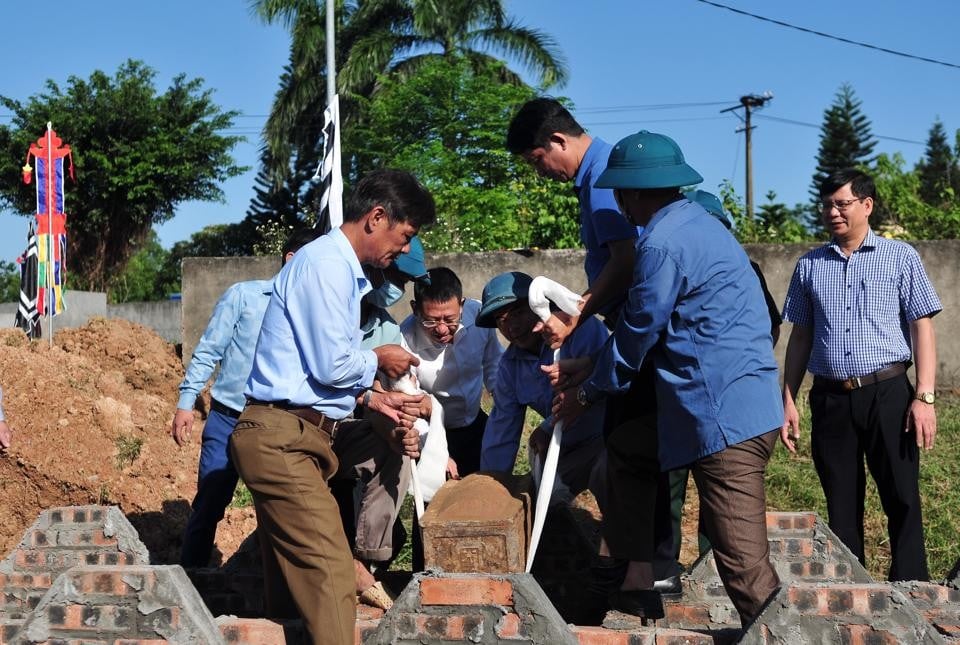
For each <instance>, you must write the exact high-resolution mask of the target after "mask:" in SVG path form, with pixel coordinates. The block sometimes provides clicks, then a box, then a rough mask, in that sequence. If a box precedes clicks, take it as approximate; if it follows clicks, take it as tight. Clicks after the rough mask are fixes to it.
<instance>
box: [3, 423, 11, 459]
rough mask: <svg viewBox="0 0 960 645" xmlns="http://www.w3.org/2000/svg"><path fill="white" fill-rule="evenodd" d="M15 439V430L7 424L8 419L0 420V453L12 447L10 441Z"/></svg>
mask: <svg viewBox="0 0 960 645" xmlns="http://www.w3.org/2000/svg"><path fill="white" fill-rule="evenodd" d="M12 440H13V430H11V429H10V426H8V425H7V422H6V421H0V453H4V452H6V451H7V450H9V449H10V442H11V441H12Z"/></svg>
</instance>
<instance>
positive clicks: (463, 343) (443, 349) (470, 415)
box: [400, 299, 503, 428]
mask: <svg viewBox="0 0 960 645" xmlns="http://www.w3.org/2000/svg"><path fill="white" fill-rule="evenodd" d="M479 312H480V301H478V300H470V299H468V300H467V301H466V302H464V303H463V314H462V320H461V322H460V328H459V329H457V331H456V333H455V334H454V336H453V342H452V343H451V344H449V345H442V346H441V345H437V344H436V343H435V342H434V341H433V339H432V337H431V336H430V333H429V331H428V330H426V329H424V328H423V327H422V326H421V325H420V322H419V321H418V320H417V319H416V317H415V316H413V315H411V316H409V317H407V319H406V320H404V321H403V323H402V324H401V325H400V332H401V333H402V334H403V338H404V341H405V342H406V344H407V346H408V347H409V348H410V351H411V353H413V354H415V355H416V356H417V357H418V358H419V359H420V365H419V366H417V376H418V377H419V379H420V387H421V388H423V390H424V391H425V392H429V393H430V394H432V395H434V396H435V397H436V398H437V400H438V401H439V402H440V404H441V405H442V406H443V415H444V425H445V426H446V427H447V428H462V427H465V426H468V425H470V424H471V423H473V420H474V419H476V418H477V414H479V412H480V395H481V394H482V392H483V388H484V387H486V388H487V391H488V392H493V387H494V385H495V384H496V382H497V368H498V367H499V365H500V356H501V355H502V354H503V347H502V346H501V345H500V340H499V339H498V338H497V330H496V329H487V328H484V327H477V326H476V324H475V323H476V320H477V314H478V313H479Z"/></svg>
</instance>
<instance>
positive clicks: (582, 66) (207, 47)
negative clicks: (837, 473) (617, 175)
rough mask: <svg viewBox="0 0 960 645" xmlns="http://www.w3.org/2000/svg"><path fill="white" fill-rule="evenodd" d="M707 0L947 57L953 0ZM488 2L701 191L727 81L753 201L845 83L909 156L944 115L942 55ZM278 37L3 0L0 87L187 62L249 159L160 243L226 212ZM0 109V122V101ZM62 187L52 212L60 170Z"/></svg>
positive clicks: (728, 19)
mask: <svg viewBox="0 0 960 645" xmlns="http://www.w3.org/2000/svg"><path fill="white" fill-rule="evenodd" d="M719 1H720V2H722V3H723V4H727V5H730V6H733V7H735V8H737V9H740V10H743V11H747V12H750V13H754V14H759V15H762V16H766V17H768V18H772V19H775V20H780V21H783V22H788V23H792V24H795V25H798V26H802V27H806V28H808V29H813V30H817V31H822V32H826V33H829V34H833V35H836V36H839V37H843V38H847V39H850V40H855V41H861V42H866V43H870V44H873V45H876V46H879V47H884V48H888V49H893V50H898V51H902V52H906V53H910V54H913V55H916V56H922V57H926V58H932V59H937V60H941V61H946V62H949V63H952V64H954V65H960V46H958V45H957V39H956V26H957V25H958V24H960V3H958V2H955V1H954V0H917V1H915V2H910V3H905V2H881V3H878V2H867V1H865V0H854V1H850V2H845V3H837V2H827V1H826V0H808V1H807V2H790V3H788V2H769V1H766V2H764V1H762V0H719ZM506 6H507V7H508V11H509V12H510V14H511V15H512V16H514V17H515V18H516V19H517V20H518V21H520V22H521V23H523V24H524V25H526V26H530V27H536V28H538V29H540V30H542V31H544V32H546V33H549V34H551V35H552V36H553V37H554V38H555V39H556V40H557V42H558V43H559V44H560V47H561V49H562V51H563V52H564V54H565V56H566V57H567V60H568V62H569V66H570V81H569V83H568V84H567V85H566V86H565V87H563V88H559V89H554V90H551V92H552V93H553V94H557V95H563V96H567V97H569V98H570V99H572V101H573V103H574V105H575V106H576V109H575V115H576V116H577V118H578V119H579V120H580V121H581V122H582V123H583V124H584V125H585V126H586V127H587V128H588V130H589V131H590V132H591V133H592V134H595V135H598V136H600V137H603V138H604V139H606V140H608V141H610V142H615V141H616V140H618V139H619V138H621V137H623V136H626V135H627V134H630V133H632V132H636V131H637V130H641V129H649V130H652V131H658V132H663V133H666V134H669V135H670V136H672V137H673V138H674V139H676V140H677V142H678V143H679V144H680V145H681V147H682V149H683V150H684V152H685V154H686V157H687V160H688V162H689V163H690V164H691V165H692V166H693V167H695V168H696V169H697V170H699V171H700V173H701V174H702V175H703V176H704V179H705V181H704V184H703V185H702V188H704V189H705V190H710V191H716V190H717V186H718V185H719V184H720V182H721V181H722V180H724V179H730V180H731V181H732V182H733V183H734V186H735V187H736V189H737V191H738V192H739V193H741V194H742V193H743V183H744V151H743V134H742V133H738V132H737V131H736V130H737V128H738V126H739V125H740V123H739V121H738V120H737V118H736V117H735V116H733V115H732V114H730V113H726V114H721V113H720V110H721V109H723V108H725V107H729V106H733V105H736V104H737V103H738V100H739V97H740V96H742V95H745V94H760V93H763V92H765V91H769V92H772V93H773V95H774V98H773V100H772V101H770V102H769V103H768V105H767V106H766V107H765V108H764V109H763V110H761V111H759V112H756V113H755V114H756V118H755V120H754V125H755V126H756V129H755V130H754V136H753V159H754V195H755V199H756V200H757V201H758V202H761V201H763V199H764V195H765V194H766V192H767V191H768V190H774V191H775V192H776V193H777V195H778V199H779V201H783V202H786V203H788V204H791V205H792V204H794V203H796V202H801V201H806V200H807V191H808V189H809V185H810V178H811V176H812V174H813V170H814V166H815V163H816V162H815V157H816V153H817V147H818V142H819V125H820V123H821V121H822V117H823V112H824V110H825V109H826V108H827V107H828V106H829V105H830V103H831V102H832V100H833V97H834V95H835V93H836V92H837V90H838V88H839V87H840V85H841V84H843V83H845V82H848V83H850V84H851V85H852V86H853V87H854V90H855V91H856V94H857V96H858V97H859V98H860V99H861V100H862V101H863V111H864V113H865V114H866V115H867V116H868V117H869V118H870V119H871V121H872V124H873V132H874V134H875V135H877V136H878V137H879V138H880V139H879V144H878V146H877V148H876V151H877V152H888V153H892V152H897V151H899V152H901V153H902V154H903V155H904V157H905V158H906V160H907V162H908V164H910V165H911V166H912V165H913V164H914V163H915V162H916V161H917V160H918V159H919V158H920V157H921V156H922V154H923V150H924V145H923V143H924V142H925V140H926V137H927V133H928V130H929V128H930V126H931V124H932V123H933V121H934V119H935V118H937V117H939V118H940V119H941V120H942V121H943V122H944V125H945V126H946V128H947V131H948V133H950V136H951V138H952V136H953V133H954V132H955V131H956V130H957V129H958V128H960V108H958V106H960V69H958V68H956V67H947V66H942V65H937V64H932V63H926V62H921V61H917V60H911V59H907V58H902V57H898V56H894V55H891V54H887V53H882V52H879V51H875V50H871V49H867V48H863V47H857V46H853V45H849V44H844V43H840V42H836V41H832V40H828V39H824V38H821V37H818V36H814V35H811V34H807V33H801V32H798V31H794V30H790V29H787V28H784V27H780V26H777V25H773V24H770V23H767V22H762V21H759V20H756V19H754V18H749V17H746V16H742V15H737V14H734V13H731V12H729V11H726V10H723V9H719V8H716V7H713V6H710V5H708V4H705V3H702V2H698V1H697V0H617V1H613V0H593V1H592V2H582V0H581V1H580V2H572V1H571V0H506ZM44 24H52V25H53V29H54V30H55V31H56V35H57V38H58V39H59V41H60V42H59V43H58V44H57V45H55V46H53V47H49V48H46V47H41V48H38V47H36V46H35V44H36V42H38V41H42V40H43V35H42V34H43V31H42V26H43V25H44ZM288 43H289V39H288V36H287V34H286V32H285V31H284V30H283V28H282V27H279V26H266V25H263V24H262V23H260V22H259V21H258V20H257V19H256V18H254V17H253V15H252V14H251V12H250V10H249V7H248V3H247V2H246V1H245V0H200V1H198V0H193V1H191V2H187V1H185V0H164V1H163V2H140V1H137V0H123V1H120V0H94V1H91V2H76V0H51V1H49V2H46V3H27V2H19V3H16V4H15V6H12V7H11V8H9V9H8V10H7V11H6V12H5V15H4V20H3V21H2V22H0V60H3V61H4V66H3V71H2V72H0V94H3V95H6V96H10V97H12V98H15V99H21V100H23V99H26V98H27V97H29V96H30V95H32V94H35V93H38V92H40V91H41V90H42V89H43V83H44V81H45V80H46V79H48V78H50V79H54V80H55V81H57V82H60V83H63V82H65V81H66V79H67V77H69V76H70V75H77V76H81V77H84V78H86V77H88V76H89V75H90V73H91V72H92V71H93V70H95V69H100V70H103V71H105V72H108V73H112V72H114V71H115V70H116V69H117V68H118V67H119V65H120V64H121V63H122V62H123V61H125V60H126V59H127V58H136V59H141V60H143V61H145V62H146V63H147V64H148V65H150V66H151V67H153V68H154V69H155V70H157V73H158V75H157V86H158V89H160V90H161V91H162V90H163V89H165V88H166V87H167V86H168V84H169V81H170V79H171V78H172V77H173V76H175V75H177V74H179V73H185V74H186V75H187V76H188V77H190V78H195V77H200V78H203V79H204V80H205V83H206V87H208V88H210V89H213V90H214V100H215V101H216V102H217V103H218V104H219V105H220V106H222V107H223V108H224V109H233V110H238V111H240V112H241V113H242V115H243V116H241V117H240V118H238V119H237V120H236V126H235V128H234V129H233V130H231V133H232V134H243V135H246V136H247V138H248V141H247V142H246V143H241V144H240V145H238V146H237V148H235V150H234V155H235V157H236V158H237V160H238V162H239V163H241V164H242V165H249V166H251V167H252V168H251V170H250V171H249V172H248V173H247V174H245V175H243V176H241V177H238V178H235V179H232V180H230V181H229V182H226V183H225V184H224V186H223V188H224V191H225V193H226V199H227V203H226V204H219V203H214V204H202V203H187V204H183V205H181V206H180V208H179V209H178V211H177V214H176V217H175V218H174V219H173V220H172V221H171V222H169V223H167V224H165V225H163V226H162V227H160V229H159V233H160V239H161V242H162V243H163V244H164V245H165V246H167V247H169V246H170V245H171V244H173V243H174V242H176V241H178V240H181V239H185V238H187V237H189V235H190V234H191V233H193V232H195V231H197V230H199V229H201V228H202V227H204V226H206V225H209V224H214V223H222V222H236V221H239V220H240V219H242V218H243V216H244V214H245V212H246V210H247V207H248V205H249V201H250V198H251V197H252V195H253V179H254V176H255V174H256V160H257V152H258V148H259V132H260V128H261V127H262V126H263V123H264V119H265V116H266V114H267V113H268V111H269V108H270V104H271V102H272V99H273V94H274V92H275V90H276V87H277V78H278V77H279V74H280V72H281V69H282V67H283V65H284V64H285V63H286V61H287V54H288ZM0 123H9V116H7V117H6V118H5V117H4V111H3V110H2V109H0ZM54 127H56V124H54ZM40 134H41V133H38V136H39V135H40ZM67 143H69V141H68V142H67ZM24 152H25V151H24ZM82 180H83V179H82V176H81V178H80V181H82ZM67 199H68V212H69V187H68V193H67ZM26 230H27V219H26V218H23V217H19V216H16V215H13V214H11V213H9V212H4V213H0V259H4V260H12V259H13V258H15V257H16V256H17V255H18V254H19V253H20V251H21V250H22V246H23V243H24V238H25V235H26Z"/></svg>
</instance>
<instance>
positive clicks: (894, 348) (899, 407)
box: [781, 169, 942, 580]
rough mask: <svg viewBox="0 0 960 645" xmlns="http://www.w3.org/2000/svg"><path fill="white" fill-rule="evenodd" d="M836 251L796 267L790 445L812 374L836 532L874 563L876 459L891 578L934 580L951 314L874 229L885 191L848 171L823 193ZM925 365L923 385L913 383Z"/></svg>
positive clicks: (816, 449) (787, 395)
mask: <svg viewBox="0 0 960 645" xmlns="http://www.w3.org/2000/svg"><path fill="white" fill-rule="evenodd" d="M820 199H821V200H822V213H823V221H824V224H826V226H827V229H828V230H829V231H830V233H831V235H832V238H833V239H832V240H831V241H830V243H829V244H827V245H825V246H822V247H820V248H818V249H814V250H813V251H810V252H809V253H807V254H806V255H804V256H803V257H802V258H800V260H799V261H798V262H797V268H796V270H795V271H794V273H793V279H792V280H791V281H790V289H789V291H788V292H787V300H786V304H784V308H783V312H784V313H783V315H784V317H785V318H786V319H787V320H789V321H790V322H792V323H793V330H792V331H791V333H790V341H789V343H788V344H787V357H786V364H785V366H784V385H783V404H784V409H785V413H786V415H785V417H784V422H783V430H782V433H781V440H782V441H783V443H784V445H786V447H787V449H788V450H790V452H795V451H796V442H797V440H798V439H799V438H800V415H799V414H798V412H797V407H796V404H795V401H796V397H797V393H798V389H799V387H800V383H801V381H803V374H804V371H805V370H809V371H810V372H811V373H813V388H812V389H811V390H810V413H811V422H812V426H813V429H812V432H811V446H810V448H811V452H812V454H813V463H814V466H815V467H816V469H817V475H819V477H820V483H821V485H822V486H823V492H824V494H825V495H826V498H827V514H828V515H829V521H830V528H831V529H832V530H833V532H834V533H836V534H837V537H839V538H840V539H841V540H842V541H843V543H844V544H846V545H847V546H848V547H849V548H850V550H851V551H853V553H854V555H856V556H857V558H858V559H859V560H860V562H863V561H864V548H863V500H864V494H865V488H866V479H867V478H866V474H865V473H864V468H863V462H864V458H866V462H867V465H868V466H869V468H870V473H871V474H872V475H873V479H874V481H876V483H877V492H878V493H879V495H880V501H881V503H882V505H883V508H884V510H885V511H886V513H887V518H888V520H889V522H888V526H887V528H888V531H889V534H890V555H891V563H890V573H889V577H890V579H891V580H928V579H929V573H928V571H927V557H926V550H925V548H924V544H923V518H922V515H921V511H920V488H919V482H918V478H919V474H920V453H919V449H920V448H925V449H927V450H929V449H930V448H932V447H933V441H934V437H935V436H936V432H937V415H936V411H935V410H934V407H933V405H934V400H935V397H934V387H935V379H936V368H937V354H936V343H935V340H934V334H933V316H934V315H936V314H937V313H938V312H939V311H940V310H941V308H942V306H941V304H940V299H939V298H938V297H937V294H936V292H935V291H934V290H933V286H932V285H931V284H930V280H929V278H927V274H926V271H924V269H923V265H922V264H921V263H920V257H919V256H918V255H917V252H916V251H915V250H914V249H913V247H911V246H910V245H908V244H906V243H905V242H899V241H895V240H887V239H884V238H882V237H878V236H877V235H875V234H874V233H873V231H872V230H870V215H871V214H872V213H873V208H874V206H875V203H876V187H875V185H874V183H873V179H871V178H870V176H869V175H867V174H865V173H863V172H861V171H859V170H855V169H847V170H840V171H837V172H835V173H833V174H831V175H830V176H829V177H827V178H826V179H825V180H824V182H823V184H821V186H820ZM911 357H912V358H914V360H916V363H917V384H916V388H913V387H912V386H911V384H910V381H909V379H908V377H907V368H908V367H909V365H910V359H911Z"/></svg>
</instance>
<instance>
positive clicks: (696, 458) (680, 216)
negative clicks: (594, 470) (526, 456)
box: [554, 131, 783, 624]
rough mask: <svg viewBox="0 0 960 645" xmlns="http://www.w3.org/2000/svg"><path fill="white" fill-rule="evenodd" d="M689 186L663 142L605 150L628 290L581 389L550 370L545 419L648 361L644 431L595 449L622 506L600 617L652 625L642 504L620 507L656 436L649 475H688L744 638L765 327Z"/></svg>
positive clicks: (764, 382)
mask: <svg viewBox="0 0 960 645" xmlns="http://www.w3.org/2000/svg"><path fill="white" fill-rule="evenodd" d="M700 181H702V178H701V176H700V175H699V173H697V172H696V171H695V170H693V168H691V167H690V166H689V165H687V163H686V161H685V160H684V158H683V153H682V152H681V151H680V148H679V147H678V146H677V144H676V143H675V142H674V141H673V140H672V139H670V138H669V137H666V136H664V135H660V134H653V133H650V132H646V131H642V132H639V133H637V134H634V135H631V136H629V137H626V138H625V139H623V140H622V141H620V142H619V143H618V144H617V145H616V146H615V147H614V149H613V152H611V154H610V160H609V162H608V164H607V169H606V170H605V171H604V173H603V175H601V177H600V179H599V180H598V181H597V185H598V186H604V187H609V188H613V189H614V193H615V195H616V197H617V201H618V203H619V204H620V207H621V210H622V211H623V212H624V213H625V214H626V215H627V216H628V217H629V218H630V219H631V220H632V221H633V222H634V223H635V224H637V225H641V226H644V231H643V234H642V235H641V236H640V240H639V243H638V248H637V264H636V267H635V269H634V284H633V287H631V289H630V292H629V295H628V299H627V304H626V305H625V306H624V311H623V314H622V315H621V317H620V320H619V321H618V322H617V327H616V329H615V330H614V333H613V334H612V336H611V337H610V339H609V340H608V341H607V343H606V345H605V346H604V348H603V350H602V351H601V352H600V354H599V356H597V358H596V360H595V361H593V369H592V371H589V372H587V377H586V379H585V380H582V377H581V378H577V376H576V375H577V374H582V373H583V371H584V365H583V363H584V361H577V362H578V363H580V364H576V365H575V364H571V363H568V364H567V365H564V364H563V363H562V362H561V364H560V369H558V370H557V373H558V375H559V378H558V382H557V385H558V387H559V388H560V389H561V390H562V391H561V392H560V394H558V396H557V399H556V401H555V403H554V413H555V418H557V419H565V420H566V419H572V418H575V417H576V416H577V415H578V414H579V413H580V410H582V409H583V406H585V405H589V404H591V403H592V402H594V401H596V400H597V399H598V398H600V397H601V396H602V395H603V394H604V393H609V392H618V391H623V390H624V389H626V388H627V387H629V384H630V380H631V379H632V378H633V376H634V374H635V373H636V370H637V368H638V367H639V366H640V363H641V362H642V361H643V359H644V357H645V356H646V355H647V354H648V353H652V355H653V362H654V366H655V368H656V391H657V401H658V407H659V414H658V415H657V422H656V427H652V426H650V425H649V420H647V421H645V420H644V419H639V420H638V423H637V424H636V426H635V427H629V426H626V427H625V431H621V429H620V428H618V429H617V430H615V431H614V433H613V434H612V435H611V436H610V437H609V438H608V443H607V451H608V470H607V479H608V489H609V490H610V491H620V493H621V494H620V495H618V496H616V497H612V498H610V499H608V500H607V510H608V512H607V513H606V515H605V517H604V531H605V536H606V538H607V542H608V544H609V546H610V550H611V552H612V553H613V555H618V556H620V557H626V558H627V559H629V560H630V566H629V567H628V570H627V576H626V578H625V580H624V582H623V584H622V586H621V589H620V590H619V591H618V592H617V593H615V594H613V596H612V597H611V604H612V605H613V606H614V607H616V608H618V609H621V610H624V611H629V612H631V613H638V614H641V615H647V616H650V615H657V613H659V612H662V607H657V602H658V600H659V599H658V598H657V597H655V595H654V592H653V591H652V589H651V586H652V585H651V583H652V576H651V575H650V572H649V571H645V570H644V569H643V567H642V566H641V565H642V563H643V562H644V561H648V560H649V555H650V550H651V548H652V545H651V544H650V543H649V537H645V535H644V534H643V524H642V521H643V520H642V517H643V515H644V512H645V510H646V509H647V508H649V503H650V502H649V500H644V499H643V498H642V496H637V495H632V494H631V492H632V491H634V490H636V489H637V488H638V487H637V486H635V484H634V479H635V477H634V475H635V473H637V474H639V476H640V477H641V478H643V477H646V476H647V475H646V470H645V467H644V466H643V465H642V464H638V463H634V461H633V455H638V456H639V458H638V460H642V459H644V458H645V457H646V450H645V447H644V446H643V443H644V441H645V439H644V437H645V436H648V435H650V434H652V433H656V434H657V435H659V437H658V439H659V456H660V467H661V468H663V469H664V470H670V469H674V468H678V467H680V466H688V467H689V468H690V469H691V470H692V471H693V476H694V480H695V481H696V484H697V491H698V493H699V496H700V509H701V513H702V517H703V524H704V529H705V530H706V533H707V536H708V537H709V538H710V541H711V543H712V544H713V549H714V555H715V557H716V563H717V570H718V572H719V574H720V579H721V580H722V581H723V584H724V588H725V589H726V591H727V594H728V595H729V596H730V599H731V601H732V602H733V604H734V606H735V607H736V608H737V611H738V612H739V613H740V617H741V620H742V621H743V622H744V624H746V623H747V622H749V621H750V620H752V619H753V618H754V617H756V616H757V614H759V612H760V610H761V608H762V606H763V604H764V602H765V601H766V600H767V598H768V597H769V596H770V595H771V594H772V593H773V592H775V591H776V589H777V587H778V586H779V579H778V577H777V574H776V571H775V570H774V568H773V566H772V565H771V564H770V559H769V547H768V545H767V529H766V516H765V512H766V508H765V502H766V500H765V495H764V488H763V483H764V482H763V478H764V471H765V469H766V464H767V461H768V460H769V458H770V454H771V453H772V451H773V447H774V444H775V442H776V437H777V434H778V431H779V426H780V425H781V423H782V420H781V418H780V415H781V414H782V410H783V408H782V406H781V403H780V396H779V386H778V383H777V364H776V361H775V360H774V358H773V344H772V342H771V338H770V321H769V317H768V315H767V311H766V307H765V306H764V300H763V293H762V292H761V290H760V283H759V281H758V280H757V277H756V274H754V272H753V270H752V269H751V267H750V261H749V260H748V258H747V256H746V253H744V251H743V249H742V248H741V247H740V244H739V243H738V242H737V241H736V239H734V237H733V236H732V235H731V234H730V232H729V231H728V230H726V228H724V226H723V225H722V224H721V223H720V222H719V221H717V220H716V218H714V217H712V216H711V215H710V214H708V213H707V212H706V211H705V210H704V209H703V207H701V206H699V205H698V204H694V203H691V202H690V201H688V200H686V199H684V197H683V196H682V195H681V194H680V190H679V189H680V187H682V186H689V185H691V184H696V183H699V182H700ZM585 362H586V363H587V364H589V363H590V361H589V359H587V361H585ZM578 380H580V381H581V382H580V383H578V382H577V381H578ZM640 488H642V486H640ZM637 523H639V524H638V525H639V527H640V528H638V529H636V530H634V529H632V528H631V527H632V526H633V525H634V524H637ZM634 534H637V539H632V537H633V536H634ZM644 542H646V544H644Z"/></svg>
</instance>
